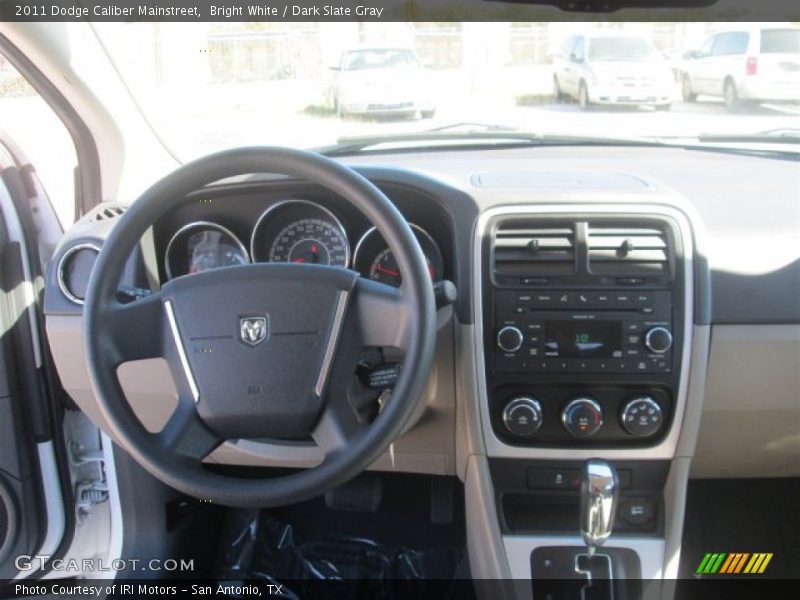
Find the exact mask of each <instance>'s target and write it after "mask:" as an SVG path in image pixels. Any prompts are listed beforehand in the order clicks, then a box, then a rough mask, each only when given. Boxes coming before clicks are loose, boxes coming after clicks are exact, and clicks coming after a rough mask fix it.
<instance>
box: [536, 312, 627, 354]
mask: <svg viewBox="0 0 800 600" xmlns="http://www.w3.org/2000/svg"><path fill="white" fill-rule="evenodd" d="M544 355H545V356H548V357H558V358H611V357H618V356H622V323H620V322H619V321H548V322H547V324H546V326H545V344H544Z"/></svg>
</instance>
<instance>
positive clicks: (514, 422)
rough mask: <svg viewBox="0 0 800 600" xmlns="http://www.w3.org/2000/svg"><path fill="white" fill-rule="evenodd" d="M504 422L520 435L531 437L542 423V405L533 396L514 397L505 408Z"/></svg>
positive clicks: (509, 428)
mask: <svg viewBox="0 0 800 600" xmlns="http://www.w3.org/2000/svg"><path fill="white" fill-rule="evenodd" d="M503 424H504V425H505V426H506V429H508V430H509V431H510V432H511V433H513V434H514V435H516V436H519V437H529V436H531V435H533V434H534V433H536V431H537V430H538V429H539V427H540V426H541V425H542V405H541V404H539V401H538V400H537V399H536V398H534V397H532V396H517V397H516V398H512V399H511V400H510V401H509V402H508V404H506V407H505V408H504V409H503Z"/></svg>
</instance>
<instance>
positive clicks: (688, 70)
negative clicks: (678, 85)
mask: <svg viewBox="0 0 800 600" xmlns="http://www.w3.org/2000/svg"><path fill="white" fill-rule="evenodd" d="M682 90H683V99H684V100H686V101H688V102H693V101H694V100H696V99H697V96H698V95H699V94H704V95H708V96H718V97H720V96H721V97H722V98H723V99H724V100H725V106H726V108H727V109H728V110H730V111H736V110H737V109H739V108H740V107H741V106H742V104H743V103H746V102H753V103H763V102H800V29H797V28H794V27H758V28H742V29H737V30H731V31H725V32H722V33H717V34H715V35H713V36H711V37H710V38H709V39H708V40H706V42H705V44H703V46H702V47H701V48H700V50H698V51H697V52H693V53H692V54H691V55H690V56H689V58H688V60H686V61H685V63H684V73H683V82H682Z"/></svg>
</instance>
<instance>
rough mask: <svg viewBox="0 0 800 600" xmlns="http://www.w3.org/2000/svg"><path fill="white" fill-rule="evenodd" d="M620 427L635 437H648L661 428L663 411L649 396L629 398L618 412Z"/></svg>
mask: <svg viewBox="0 0 800 600" xmlns="http://www.w3.org/2000/svg"><path fill="white" fill-rule="evenodd" d="M620 421H621V422H622V427H623V428H624V429H625V431H627V432H628V433H630V434H631V435H635V436H636V437H649V436H651V435H654V434H655V433H656V432H658V430H659V429H661V425H662V424H663V422H664V413H663V411H662V410H661V406H659V404H658V402H656V401H655V400H654V399H653V398H652V397H651V396H639V397H637V398H632V399H631V400H629V401H628V402H627V403H626V404H625V406H623V407H622V413H621V414H620Z"/></svg>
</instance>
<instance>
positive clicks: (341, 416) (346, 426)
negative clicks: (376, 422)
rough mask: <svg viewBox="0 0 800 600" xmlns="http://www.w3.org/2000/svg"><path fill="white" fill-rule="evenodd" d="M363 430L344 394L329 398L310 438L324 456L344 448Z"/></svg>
mask: <svg viewBox="0 0 800 600" xmlns="http://www.w3.org/2000/svg"><path fill="white" fill-rule="evenodd" d="M363 429H364V425H362V424H361V422H360V421H359V420H358V416H357V415H356V413H355V410H354V409H353V407H352V406H350V403H349V402H348V400H347V397H346V396H345V395H344V394H336V396H335V397H333V396H329V401H328V404H327V406H326V407H325V410H324V411H323V413H322V416H321V417H320V420H319V422H318V423H317V426H316V427H315V428H314V431H313V432H312V433H311V437H312V438H314V441H315V442H316V443H317V446H319V448H320V450H322V451H323V452H324V453H325V455H326V456H327V455H329V454H333V453H336V452H338V451H340V450H342V449H344V448H346V447H347V445H348V444H349V443H350V442H351V441H352V440H353V439H354V438H355V437H356V436H357V435H358V434H359V433H360V432H361V431H362V430H363Z"/></svg>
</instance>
